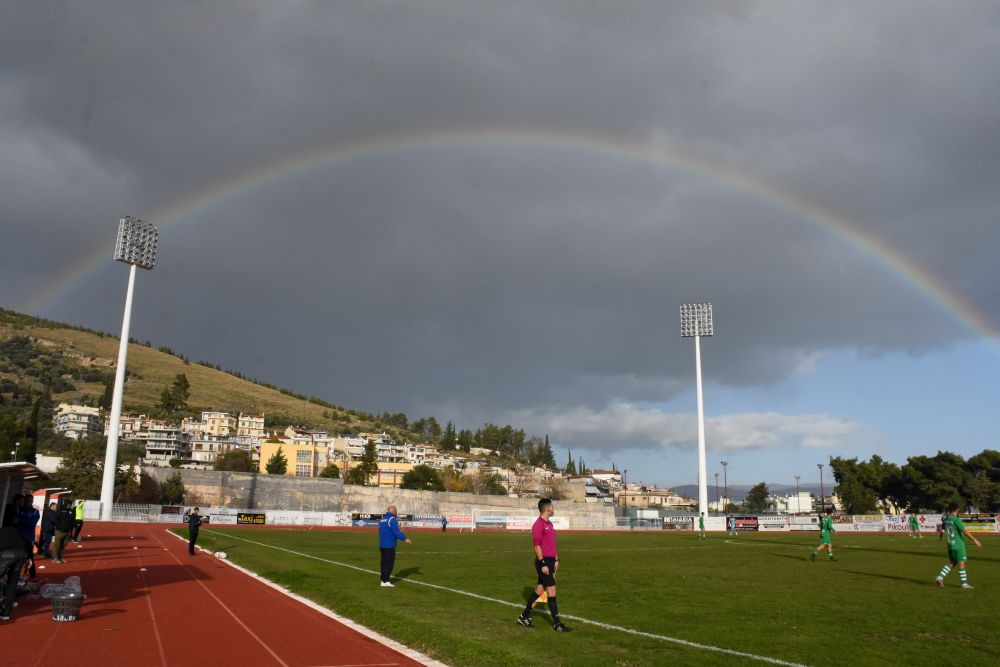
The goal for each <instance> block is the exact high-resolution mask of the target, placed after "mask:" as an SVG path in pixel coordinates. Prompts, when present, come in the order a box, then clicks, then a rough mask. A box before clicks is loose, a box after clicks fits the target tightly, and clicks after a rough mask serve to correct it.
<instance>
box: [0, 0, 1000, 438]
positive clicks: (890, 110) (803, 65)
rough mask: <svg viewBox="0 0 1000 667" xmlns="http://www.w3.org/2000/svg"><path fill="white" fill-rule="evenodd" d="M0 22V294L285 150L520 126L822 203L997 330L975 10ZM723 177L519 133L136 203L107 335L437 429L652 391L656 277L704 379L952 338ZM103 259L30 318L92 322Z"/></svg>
mask: <svg viewBox="0 0 1000 667" xmlns="http://www.w3.org/2000/svg"><path fill="white" fill-rule="evenodd" d="M5 13H6V14H7V15H8V18H9V20H5V21H4V22H3V25H2V27H0V63H2V64H0V110H2V111H3V118H4V120H3V124H2V125H0V155H2V157H0V176H2V177H3V178H0V192H2V193H3V197H2V200H0V219H2V221H3V225H4V238H5V240H6V241H7V242H9V243H11V244H14V245H16V246H17V248H18V249H19V251H20V252H18V253H17V256H16V257H12V258H11V259H10V261H9V262H8V261H5V262H4V265H3V267H2V268H0V278H2V280H0V301H2V303H3V304H4V305H5V306H6V307H18V306H19V305H21V304H24V303H25V301H26V294H28V293H31V291H32V289H31V285H39V284H43V283H45V282H47V281H48V280H49V279H50V278H51V276H52V273H53V272H54V271H57V270H58V267H60V266H63V265H65V263H67V262H70V261H72V260H73V259H74V257H77V256H79V254H80V253H81V252H82V251H83V250H84V249H85V250H86V252H90V249H91V248H93V247H95V245H94V244H99V243H100V242H101V239H102V238H105V239H106V240H107V244H108V245H109V254H110V245H111V243H112V242H113V241H112V238H113V234H114V225H115V219H116V216H117V215H118V214H122V213H132V214H137V215H143V212H144V211H153V210H158V209H160V208H162V207H164V206H166V205H168V204H169V203H171V202H178V201H183V200H184V199H186V198H188V197H190V196H191V193H197V192H200V191H201V190H202V189H204V188H206V187H208V186H209V184H211V183H217V182H224V181H226V179H228V178H232V177H233V175H235V174H239V173H243V172H245V171H247V170H249V169H251V168H256V167H260V166H261V165H266V164H269V163H272V162H275V161H276V160H279V159H282V158H286V157H288V156H290V155H296V154H300V153H303V152H305V151H308V150H311V149H315V148H316V147H317V146H334V145H344V144H347V143H352V142H361V143H363V142H365V141H377V140H378V139H380V138H382V137H384V136H387V135H402V134H411V135H420V134H421V133H425V132H431V131H441V130H443V131H447V130H454V129H461V130H470V131H475V130H477V129H484V130H489V129H494V130H496V129H506V128H521V129H527V130H528V131H530V132H533V133H534V134H535V135H544V134H545V133H546V132H553V131H558V132H560V133H562V134H566V135H576V136H584V137H586V136H592V137H601V138H603V139H604V140H605V141H610V142H614V141H622V142H630V143H633V144H634V143H637V142H643V141H648V142H650V143H655V142H657V141H659V140H660V139H668V140H669V141H671V142H673V143H675V144H676V145H678V146H680V147H682V148H683V150H684V151H686V152H689V153H691V154H693V155H696V156H700V157H701V158H703V159H704V160H705V161H707V162H708V163H712V162H715V163H718V164H719V165H724V166H725V167H726V168H727V170H728V171H729V172H730V173H736V174H741V173H742V174H747V175H750V176H752V178H753V179H755V180H758V181H763V182H766V183H770V184H773V186H774V189H775V191H782V190H783V191H788V192H795V193H797V194H799V195H801V196H802V197H806V198H808V199H810V200H812V201H814V202H816V203H817V204H818V205H822V206H824V207H826V208H827V209H829V210H831V211H834V212H836V213H837V214H838V215H840V216H842V217H843V218H844V219H846V220H850V221H851V222H852V224H855V225H857V226H858V228H859V229H861V230H863V231H864V233H866V234H870V235H872V237H873V238H876V239H879V240H880V241H882V242H883V243H885V244H886V245H887V246H889V247H892V248H894V249H895V250H896V251H898V252H899V253H901V254H902V255H903V256H906V257H909V258H911V259H912V260H913V261H914V262H916V263H917V264H918V265H920V266H921V267H923V268H924V269H925V270H926V271H927V272H928V274H929V275H933V276H935V277H936V279H938V280H940V281H941V283H942V284H944V285H946V286H948V287H950V288H951V289H953V290H954V291H956V292H957V293H961V294H962V295H963V296H964V297H965V298H966V299H967V300H968V301H969V302H970V303H971V304H973V306H974V307H975V308H977V309H979V310H981V311H982V312H984V313H985V314H986V317H987V318H988V319H989V320H990V321H991V322H993V323H994V325H996V324H997V323H998V322H1000V317H998V315H997V313H998V312H1000V310H998V308H1000V292H998V289H1000V288H998V287H997V286H996V285H997V284H998V283H997V281H996V280H995V278H994V276H993V275H992V273H993V271H992V270H991V269H990V268H989V267H992V266H994V265H995V261H994V259H995V250H994V249H995V248H996V247H1000V244H998V242H1000V227H998V226H997V225H996V224H995V222H996V216H997V214H998V213H1000V202H998V201H997V196H996V188H995V183H996V182H997V181H998V180H1000V179H998V177H1000V148H998V144H997V143H996V142H995V141H993V140H992V138H993V137H994V136H995V131H996V128H997V116H996V109H997V108H1000V105H998V102H1000V100H998V95H1000V92H998V91H1000V88H998V87H997V86H995V85H994V82H993V80H994V78H995V75H994V74H993V72H992V68H991V65H992V63H994V62H996V60H997V57H996V56H997V55H1000V54H998V53H997V51H998V49H1000V46H997V45H998V44H1000V42H998V41H997V40H996V39H994V38H991V36H992V37H995V35H996V33H997V29H998V25H1000V17H998V13H997V9H996V7H995V6H993V5H992V4H990V3H985V4H978V3H963V4H962V5H960V6H956V5H948V6H947V7H945V6H939V5H937V4H933V3H928V4H921V3H879V5H877V6H869V5H867V4H863V3H848V4H846V5H843V4H842V5H838V6H835V7H833V6H829V5H828V4H822V3H787V4H780V5H747V6H731V5H724V4H721V3H720V4H714V3H697V4H692V3H648V4H643V3H629V4H627V5H624V6H615V7H614V8H611V7H607V8H598V7H595V8H581V7H579V6H578V5H577V4H575V3H569V4H565V5H545V6H542V7H539V6H538V5H537V3H516V2H515V3H479V4H477V3H467V4H465V5H462V6H458V7H456V6H455V5H454V4H451V3H448V4H444V3H442V4H438V3H421V4H419V5H406V6H399V5H395V4H378V3H365V4H364V5H359V6H348V7H345V6H339V5H329V4H326V3H302V4H298V5H295V6H282V7H280V8H279V7H277V6H275V5H273V4H270V3H259V4H253V3H233V4H227V3H218V4H213V5H211V6H208V7H206V6H203V5H201V4H199V3H191V4H190V5H186V6H179V5H177V4H176V3H173V4H170V5H157V6H155V7H143V8H142V9H141V10H140V9H139V8H135V9H130V8H129V7H127V6H126V7H123V6H121V5H119V4H114V5H112V4H102V3H95V4H92V5H88V6H87V8H82V7H78V6H76V5H74V4H72V3H66V4H64V5H61V6H58V7H56V8H52V9H51V10H48V9H47V8H44V7H40V6H38V5H25V6H17V7H15V8H13V9H11V8H8V9H7V10H6V12H5ZM708 171H709V172H711V169H709V170H708ZM737 185H739V184H732V183H727V182H726V181H725V179H721V180H720V179H719V178H718V177H713V175H712V174H711V173H707V174H706V173H700V174H699V173H697V172H696V171H691V170H685V169H682V168H677V167H676V166H675V167H673V168H671V167H668V166H665V165H654V164H652V163H642V162H641V161H635V160H629V159H624V158H622V157H621V156H617V157H616V156H613V155H606V154H601V153H595V152H593V151H589V150H584V149H583V148H579V149H574V148H572V147H568V146H562V147H559V146H552V145H545V144H544V143H538V144H535V145H531V144H530V143H521V144H517V143H510V142H507V143H503V142H498V143H494V144H490V143H478V144H465V145H457V146H456V145H447V146H444V145H442V146H437V147H428V148H424V149H420V150H408V151H401V152H396V153H392V152H390V153H385V154H381V155H372V156H369V157H367V158H362V159H356V160H354V161H351V162H350V163H342V164H331V165H325V166H321V167H317V168H316V169H313V170H310V171H308V172H306V173H302V174H298V175H296V176H295V177H293V178H288V179H285V180H280V181H273V182H268V183H265V184H263V185H261V186H260V187H257V188H254V189H252V190H250V191H248V192H245V193H243V194H242V195H240V196H237V197H233V198H230V199H226V200H220V201H218V202H215V204H214V205H213V206H211V207H208V208H205V209H201V210H198V211H195V212H194V213H193V214H192V215H191V218H190V219H187V220H183V221H179V222H177V223H176V224H173V225H170V226H166V227H165V228H164V229H163V234H162V237H161V244H162V245H161V253H160V256H161V263H160V266H159V267H158V268H157V270H156V271H154V272H153V273H152V274H149V275H144V276H143V280H142V281H141V282H140V286H139V289H140V290H141V291H140V294H141V300H140V301H139V302H138V303H137V310H136V313H135V324H134V331H135V332H136V333H135V335H136V336H137V337H139V338H150V339H152V340H153V341H154V342H156V343H157V344H165V345H170V346H171V347H172V348H174V349H177V350H179V351H182V352H184V353H186V354H189V355H190V356H195V357H199V358H207V359H211V360H213V361H217V362H219V363H221V364H222V365H224V366H226V367H230V368H234V369H238V370H240V371H242V372H245V373H247V374H248V375H252V376H258V377H261V379H265V380H268V381H272V382H278V383H280V384H284V385H287V386H291V387H293V388H295V389H297V390H300V391H304V392H307V393H312V394H316V395H320V396H323V397H325V398H328V399H330V400H333V401H336V402H338V403H343V404H345V405H348V406H350V407H359V408H364V409H370V410H379V409H391V410H404V411H407V412H408V413H412V414H421V413H427V414H429V413H435V414H437V415H438V416H439V417H441V418H444V419H448V418H455V419H456V420H458V421H460V422H465V423H469V422H471V420H472V419H483V420H486V419H490V420H496V419H497V417H496V416H495V415H499V414H521V413H520V412H518V411H525V410H529V411H531V410H538V411H540V414H549V411H550V410H552V411H554V412H552V413H551V414H553V415H556V414H557V413H559V411H560V410H562V409H564V408H565V409H566V410H568V411H569V412H568V413H567V414H575V413H574V412H573V410H576V409H577V406H585V407H586V408H587V409H588V410H596V411H600V410H602V409H604V408H606V407H607V406H608V405H613V404H616V403H615V402H616V401H622V402H626V403H633V402H636V403H639V402H643V401H659V400H667V399H669V398H670V397H672V396H674V395H676V394H677V393H678V392H679V391H682V390H687V388H688V385H689V375H690V370H691V350H690V346H688V345H685V344H684V342H683V341H681V340H680V339H679V336H678V324H677V306H678V305H679V304H680V303H682V302H684V301H689V300H702V299H709V300H711V301H713V303H714V304H715V306H716V314H717V326H718V336H717V337H716V338H715V339H713V340H712V341H706V345H707V346H709V347H708V348H707V349H708V350H710V352H711V357H710V359H709V360H707V363H708V367H709V370H710V371H711V372H710V373H709V376H710V380H709V381H710V382H713V383H719V384H724V385H729V386H753V385H760V384H767V383H771V382H775V381H778V380H780V379H782V378H784V377H786V376H788V374H790V373H796V372H802V368H803V360H804V359H805V360H807V359H810V358H813V357H814V356H815V355H817V354H820V353H822V352H823V351H824V350H833V349H843V348H858V349H862V350H867V351H869V352H870V353H872V354H879V353H883V352H887V351H893V350H899V349H902V350H906V351H910V352H914V353H921V352H925V351H929V350H933V349H938V348H940V347H942V346H946V345H950V344H952V343H953V342H955V341H956V340H959V339H961V338H962V337H965V336H968V335H970V334H969V333H968V332H967V331H964V330H962V329H961V327H959V326H957V325H956V323H955V322H954V320H953V319H952V318H950V317H949V315H948V314H947V313H944V312H942V311H941V310H940V309H939V308H938V307H937V306H935V305H934V304H933V303H931V302H930V300H928V299H927V298H926V297H925V296H923V295H921V294H919V293H918V292H917V291H915V290H914V288H913V287H912V286H911V285H908V284H907V283H906V281H905V280H904V279H901V278H899V277H898V276H895V275H894V274H893V272H892V271H890V270H887V269H886V268H885V267H884V266H881V265H880V264H879V263H878V262H877V261H873V260H872V259H871V258H870V257H866V256H865V255H864V254H863V253H861V252H859V250H858V248H857V247H854V246H852V245H851V243H849V242H847V241H845V240H844V239H842V238H838V237H837V235H836V234H835V233H832V232H831V231H830V230H829V229H826V230H824V229H823V228H822V226H821V225H820V226H817V225H816V224H815V223H814V222H810V221H809V220H808V216H806V215H804V214H803V213H802V212H798V213H797V212H795V211H791V210H789V209H788V208H787V206H786V205H784V204H783V203H782V202H780V201H766V199H762V198H761V197H760V196H755V195H754V194H753V193H750V192H747V191H746V190H745V189H741V188H740V187H735V186H737ZM152 222H157V221H155V220H154V221H152ZM55 230H58V231H59V232H60V233H61V234H62V238H63V241H61V242H59V243H56V242H54V241H53V231H55ZM5 260H6V258H5ZM119 273H120V272H118V273H116V272H114V271H113V270H112V269H111V268H107V269H102V270H100V271H97V272H95V273H93V274H92V275H91V276H89V277H88V278H87V279H86V280H83V281H82V282H81V283H80V284H79V285H76V286H75V287H74V288H73V289H72V290H71V291H70V292H69V294H70V295H71V298H70V297H67V298H63V299H61V300H58V301H56V302H52V303H47V304H45V306H44V308H43V309H42V312H40V313H39V314H42V315H45V316H49V317H54V318H56V319H65V320H69V321H74V322H81V323H84V324H87V325H90V326H96V327H99V328H103V329H108V330H112V331H113V330H115V329H116V328H117V326H118V322H119V321H120V308H121V303H120V297H119V296H118V294H119V291H123V289H124V288H123V286H120V285H119V279H120V275H119ZM109 294H111V295H114V297H113V298H109V296H108V295H109ZM205 295H209V296H210V297H211V299H212V301H213V303H216V304H218V307H213V308H211V309H206V307H205V298H204V296H205ZM566 406H569V407H566ZM439 411H451V414H444V413H443V412H439ZM553 418H555V416H553ZM830 419H833V418H830ZM469 425H471V423H469ZM739 425H740V427H741V428H745V427H748V424H747V422H746V421H745V420H744V421H741V422H740V423H739ZM814 426H815V425H814ZM720 428H721V426H720ZM768 428H771V427H768ZM775 429H776V427H775V428H771V430H770V431H768V432H770V433H773V432H776V431H775ZM546 430H548V429H546ZM764 430H767V429H764ZM818 433H819V431H809V434H807V435H801V436H799V435H794V436H789V437H800V440H801V442H803V443H805V442H806V441H807V440H808V438H810V437H816V438H819V440H818V441H819V442H821V441H822V435H818Z"/></svg>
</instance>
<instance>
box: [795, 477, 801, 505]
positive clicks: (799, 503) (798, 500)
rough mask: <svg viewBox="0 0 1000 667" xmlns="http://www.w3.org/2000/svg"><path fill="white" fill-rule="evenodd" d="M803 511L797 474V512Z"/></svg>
mask: <svg viewBox="0 0 1000 667" xmlns="http://www.w3.org/2000/svg"><path fill="white" fill-rule="evenodd" d="M801 511H802V498H801V496H799V475H796V476H795V513H796V514H798V513H799V512H801Z"/></svg>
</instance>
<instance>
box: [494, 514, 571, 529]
mask: <svg viewBox="0 0 1000 667" xmlns="http://www.w3.org/2000/svg"><path fill="white" fill-rule="evenodd" d="M537 518H538V517H537V516H508V517H507V530H531V527H532V526H533V525H534V524H535V519H537ZM559 518H562V517H559ZM555 520H556V517H552V524H553V525H555ZM556 530H559V526H556Z"/></svg>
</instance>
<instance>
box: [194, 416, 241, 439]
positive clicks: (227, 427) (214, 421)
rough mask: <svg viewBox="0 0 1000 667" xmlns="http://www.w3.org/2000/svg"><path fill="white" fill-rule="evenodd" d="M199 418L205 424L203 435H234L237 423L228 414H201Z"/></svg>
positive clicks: (234, 418) (235, 419)
mask: <svg viewBox="0 0 1000 667" xmlns="http://www.w3.org/2000/svg"><path fill="white" fill-rule="evenodd" d="M201 418H202V420H203V421H204V422H205V431H204V432H205V433H206V434H208V435H215V436H222V437H229V436H230V435H236V429H237V425H238V423H239V421H238V420H237V418H236V417H234V416H232V415H231V414H229V413H228V412H202V413H201Z"/></svg>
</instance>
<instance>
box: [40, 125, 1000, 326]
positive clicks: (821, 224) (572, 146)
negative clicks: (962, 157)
mask: <svg viewBox="0 0 1000 667" xmlns="http://www.w3.org/2000/svg"><path fill="white" fill-rule="evenodd" d="M491 145H496V146H524V147H533V148H555V149H561V150H572V151H579V152H583V153H589V154H592V155H594V156H596V157H609V156H610V157H616V158H624V159H629V160H636V161H640V162H642V163H646V164H650V165H653V166H656V167H667V168H671V169H677V170H680V171H684V172H688V173H692V174H695V175H698V176H701V177H704V178H707V179H709V180H711V181H715V182H717V183H719V184H721V185H724V186H726V187H728V188H731V189H733V190H736V191H740V192H743V193H745V194H748V195H751V196H753V197H755V198H757V199H759V200H761V201H763V202H765V203H767V204H769V205H771V206H774V207H775V208H777V209H781V210H785V211H787V212H789V213H791V214H793V215H794V217H795V219H797V220H800V221H802V222H804V223H807V224H811V225H814V226H816V227H817V228H819V229H821V230H823V231H824V232H826V233H828V234H830V235H832V236H833V237H835V238H838V239H841V240H843V241H844V242H845V243H846V244H848V245H849V246H851V247H853V248H855V249H856V250H857V251H858V252H860V253H862V254H863V255H864V256H866V257H867V258H869V259H870V260H871V261H873V262H874V263H876V264H877V265H878V266H880V267H882V268H883V269H884V270H885V271H886V272H887V273H888V274H890V275H892V276H893V277H895V278H896V279H897V280H899V281H900V282H901V283H902V284H904V285H906V286H908V287H910V288H912V289H914V290H916V291H917V292H918V293H920V294H922V295H923V296H924V297H926V298H927V299H928V300H929V301H931V302H932V303H934V304H935V305H936V306H937V307H939V308H941V309H942V310H943V311H944V312H946V313H947V314H948V315H949V316H951V317H953V318H955V319H956V320H957V321H958V322H960V323H961V324H962V325H963V326H964V327H965V328H967V329H968V330H969V331H970V332H972V333H974V334H976V335H978V336H982V337H984V338H988V339H995V338H997V337H998V334H1000V332H998V331H997V329H996V328H995V327H994V326H993V325H992V324H991V323H990V321H989V320H988V318H986V317H985V316H984V315H982V314H981V313H979V312H978V311H977V310H976V309H975V308H973V307H972V305H971V304H969V303H968V302H967V301H965V300H964V299H963V298H961V297H960V296H959V295H958V294H956V293H955V292H954V291H953V290H951V289H950V288H948V287H947V286H946V285H945V284H944V283H943V282H942V281H940V280H939V279H937V278H936V277H935V276H933V275H932V274H930V273H929V272H927V271H925V270H924V269H923V268H922V267H920V266H918V265H917V264H916V263H914V262H913V261H912V260H910V259H909V258H908V257H906V256H904V255H903V254H902V253H900V252H898V251H896V250H895V249H893V248H891V247H889V246H888V245H886V244H885V243H884V242H882V241H880V240H879V239H877V238H875V237H874V236H872V235H871V234H869V233H867V232H865V231H864V230H863V229H861V228H860V227H859V226H858V225H857V224H856V223H854V222H852V221H851V220H848V219H847V218H845V217H844V216H841V215H839V214H837V213H836V212H835V211H833V210H830V209H829V208H827V207H824V206H821V205H819V204H817V203H816V202H814V201H812V200H810V199H808V198H807V197H805V196H803V195H801V194H799V193H797V192H794V191H791V190H789V189H786V188H782V187H780V186H778V185H776V184H773V183H770V182H767V181H765V180H763V179H761V178H758V177H755V176H754V175H753V174H750V173H747V172H746V171H741V170H738V169H736V168H733V167H730V166H728V165H726V164H723V163H721V162H718V161H713V160H709V159H706V158H705V157H703V156H699V155H696V154H693V153H691V152H689V151H685V150H683V149H681V148H679V147H677V146H675V145H671V144H669V143H667V142H651V143H633V142H628V141H623V140H619V139H614V138H608V137H601V136H594V135H585V134H579V133H571V132H565V131H551V130H544V131H542V130H523V129H511V128H486V129H482V128H480V129H474V130H443V131H421V132H407V133H398V134H387V135H383V136H380V137H376V138H366V139H361V140H357V141H348V142H339V143H335V144H332V145H325V146H319V147H315V148H312V149H310V150H307V151H304V152H300V153H296V154H294V155H290V156H287V157H283V158H281V159H279V160H276V161H273V162H270V163H268V164H265V165H261V166H258V167H255V168H253V169H250V170H247V171H243V172H240V173H237V174H235V175H232V176H230V177H228V178H225V179H222V180H219V181H217V182H215V183H212V184H211V185H210V186H208V187H206V188H204V189H202V190H200V191H198V192H195V193H192V194H190V195H189V196H185V197H183V198H181V199H179V200H177V201H175V202H173V203H171V204H169V205H167V206H164V207H162V208H160V209H159V210H156V211H153V212H151V213H149V214H146V215H141V216H140V217H142V218H143V219H145V220H146V221H148V222H152V223H154V224H156V225H157V226H158V227H159V228H160V232H161V234H162V233H165V232H167V231H169V230H171V229H173V228H175V227H179V226H181V225H182V224H184V223H189V222H191V221H193V220H195V219H199V217H200V216H198V215H197V214H199V213H202V212H204V211H206V210H207V209H209V208H211V207H212V206H215V205H218V204H220V203H223V202H225V201H227V200H230V199H232V198H235V197H238V196H240V195H243V194H246V193H249V192H251V191H253V190H254V189H256V188H259V187H261V186H263V185H266V184H273V183H275V182H278V181H281V180H283V179H289V178H292V177H294V176H296V175H299V174H302V173H305V172H308V171H309V170H312V169H315V168H317V167H321V166H329V165H342V164H344V163H347V162H350V161H352V160H359V159H370V158H376V157H383V156H388V155H393V154H399V153H403V152H413V151H421V150H427V149H448V148H456V149H457V148H468V147H470V146H491ZM109 229H111V223H109ZM109 233H110V232H109ZM109 244H110V241H102V242H101V244H100V245H99V246H98V247H95V248H94V249H93V251H91V252H90V253H88V254H86V255H84V256H82V257H80V259H79V260H77V261H76V262H73V263H71V264H70V265H68V266H67V267H65V268H64V269H63V270H62V271H60V272H58V273H56V274H55V275H53V276H52V278H50V279H49V280H48V281H47V282H46V283H45V284H43V285H41V286H40V287H38V288H37V289H36V290H34V291H33V292H32V293H31V294H30V295H29V296H28V297H27V298H26V299H25V300H24V302H23V303H22V304H21V305H20V309H21V310H22V312H29V313H33V312H38V311H39V310H41V309H43V308H44V307H45V306H46V305H48V304H50V303H52V302H53V301H55V300H57V299H58V298H60V296H62V295H63V293H65V292H66V291H68V290H69V289H71V288H72V287H73V286H74V285H76V284H78V283H79V282H80V281H83V280H85V279H86V278H87V277H88V276H89V275H90V274H92V273H94V272H95V271H97V270H98V269H99V268H101V267H103V266H107V265H108V264H109V263H110V262H111V261H112V260H111V250H110V245H109Z"/></svg>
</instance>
